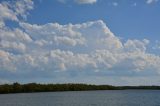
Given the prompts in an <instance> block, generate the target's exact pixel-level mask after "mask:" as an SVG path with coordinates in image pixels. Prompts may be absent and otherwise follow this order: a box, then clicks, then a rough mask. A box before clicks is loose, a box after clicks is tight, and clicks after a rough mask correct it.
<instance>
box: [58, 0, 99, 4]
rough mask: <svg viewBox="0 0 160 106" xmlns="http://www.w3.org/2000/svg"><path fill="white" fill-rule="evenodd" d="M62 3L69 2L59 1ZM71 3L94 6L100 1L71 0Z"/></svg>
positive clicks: (66, 0)
mask: <svg viewBox="0 0 160 106" xmlns="http://www.w3.org/2000/svg"><path fill="white" fill-rule="evenodd" d="M58 1H59V2H61V3H67V2H69V0H58ZM70 1H71V2H74V3H77V4H94V3H96V2H97V1H98V0H70Z"/></svg>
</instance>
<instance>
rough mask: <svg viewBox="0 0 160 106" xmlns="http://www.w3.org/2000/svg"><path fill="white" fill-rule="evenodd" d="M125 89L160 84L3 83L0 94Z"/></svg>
mask: <svg viewBox="0 0 160 106" xmlns="http://www.w3.org/2000/svg"><path fill="white" fill-rule="evenodd" d="M125 89H156V90H160V86H112V85H89V84H37V83H28V84H19V83H13V84H3V85H0V94H6V93H30V92H55V91H87V90H125Z"/></svg>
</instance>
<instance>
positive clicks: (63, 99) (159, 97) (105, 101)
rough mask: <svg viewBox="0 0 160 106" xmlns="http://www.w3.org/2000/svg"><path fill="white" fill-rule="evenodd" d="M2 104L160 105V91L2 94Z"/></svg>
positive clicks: (67, 105) (79, 105)
mask: <svg viewBox="0 0 160 106" xmlns="http://www.w3.org/2000/svg"><path fill="white" fill-rule="evenodd" d="M0 106H160V91H158V90H157V91H156V90H109V91H74V92H48V93H28V94H27V93H26V94H25V93H23V94H5V95H4V94H1V95H0Z"/></svg>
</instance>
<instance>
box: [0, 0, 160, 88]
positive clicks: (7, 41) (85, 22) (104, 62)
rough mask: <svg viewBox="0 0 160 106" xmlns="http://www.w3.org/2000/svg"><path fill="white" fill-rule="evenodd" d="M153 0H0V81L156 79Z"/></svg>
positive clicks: (157, 4) (159, 4) (158, 46)
mask: <svg viewBox="0 0 160 106" xmlns="http://www.w3.org/2000/svg"><path fill="white" fill-rule="evenodd" d="M159 10H160V1H159V0H34V1H32V0H1V1H0V12H1V14H0V83H5V82H8V83H10V82H15V81H18V82H21V83H28V82H40V83H68V82H73V83H92V84H113V85H160V83H159V82H160V78H159V74H160V67H159V65H160V36H159V35H160V31H159V27H160V21H159V19H160V14H159Z"/></svg>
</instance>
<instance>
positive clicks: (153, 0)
mask: <svg viewBox="0 0 160 106" xmlns="http://www.w3.org/2000/svg"><path fill="white" fill-rule="evenodd" d="M155 2H158V0H147V1H146V3H147V4H152V3H155Z"/></svg>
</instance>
